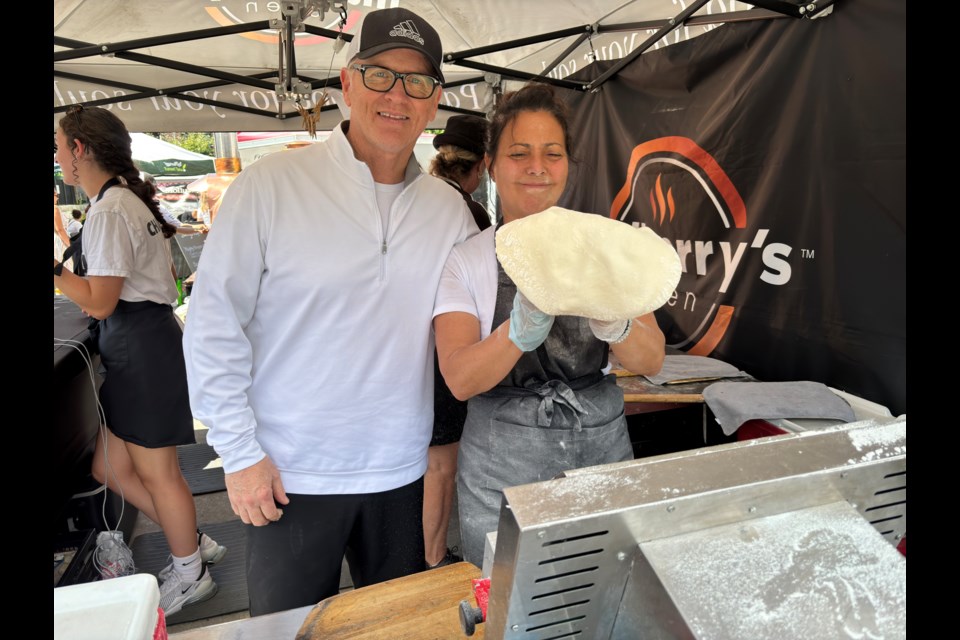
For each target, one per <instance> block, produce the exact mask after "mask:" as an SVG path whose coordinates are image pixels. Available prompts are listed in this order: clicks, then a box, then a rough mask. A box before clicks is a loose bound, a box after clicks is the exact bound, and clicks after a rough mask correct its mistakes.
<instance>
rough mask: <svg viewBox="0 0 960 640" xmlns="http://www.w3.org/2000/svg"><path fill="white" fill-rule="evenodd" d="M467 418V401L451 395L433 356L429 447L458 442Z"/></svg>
mask: <svg viewBox="0 0 960 640" xmlns="http://www.w3.org/2000/svg"><path fill="white" fill-rule="evenodd" d="M466 420H467V403H466V402H461V401H460V400H457V399H456V398H455V397H453V394H452V393H451V392H450V389H449V388H448V387H447V383H446V382H444V381H443V375H441V374H440V361H439V360H437V356H436V355H434V357H433V439H432V440H430V446H431V447H437V446H441V445H445V444H453V443H454V442H460V435H461V434H462V433H463V423H464V422H466Z"/></svg>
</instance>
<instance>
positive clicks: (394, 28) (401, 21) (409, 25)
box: [347, 7, 444, 83]
mask: <svg viewBox="0 0 960 640" xmlns="http://www.w3.org/2000/svg"><path fill="white" fill-rule="evenodd" d="M399 48H403V49H413V50H414V51H419V52H420V53H422V54H423V56H424V57H425V58H426V59H427V62H429V63H430V66H431V67H432V68H433V72H434V73H435V74H436V76H437V78H439V79H440V82H441V83H442V82H444V80H443V72H442V71H441V70H440V65H441V63H442V60H443V46H442V45H441V44H440V35H439V34H438V33H437V31H436V29H434V28H433V27H431V26H430V25H429V24H428V23H427V21H426V20H424V19H423V18H421V17H420V16H418V15H417V14H415V13H414V12H413V11H410V10H409V9H404V8H402V7H396V8H392V9H381V10H379V11H373V12H371V13H368V14H365V15H364V16H363V17H362V18H361V19H360V23H359V25H358V27H357V33H356V35H354V36H353V40H351V41H350V46H349V47H348V48H347V62H350V61H351V60H353V59H354V58H362V59H367V58H371V57H373V56H375V55H377V54H378V53H383V52H384V51H389V50H390V49H399Z"/></svg>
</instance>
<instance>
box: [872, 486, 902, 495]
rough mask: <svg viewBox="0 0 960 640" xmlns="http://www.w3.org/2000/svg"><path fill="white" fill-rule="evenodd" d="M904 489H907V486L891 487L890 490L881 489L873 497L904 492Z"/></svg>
mask: <svg viewBox="0 0 960 640" xmlns="http://www.w3.org/2000/svg"><path fill="white" fill-rule="evenodd" d="M906 488H907V485H903V486H902V487H893V488H891V489H881V490H880V491H877V492H876V493H874V494H873V495H875V496H878V495H880V494H881V493H890V492H891V491H904V490H905V489H906Z"/></svg>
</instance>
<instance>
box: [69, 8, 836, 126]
mask: <svg viewBox="0 0 960 640" xmlns="http://www.w3.org/2000/svg"><path fill="white" fill-rule="evenodd" d="M818 1H819V4H820V5H829V4H831V3H832V0H818ZM754 4H756V5H758V6H771V7H774V8H775V9H777V11H771V10H768V9H761V8H753V5H750V4H746V3H744V2H740V1H738V0H633V1H629V0H628V1H625V0H593V1H592V2H582V1H580V2H574V1H573V0H546V1H542V0H524V1H520V2H518V1H517V0H484V1H483V2H477V1H476V0H469V1H467V0H448V1H445V2H440V3H438V2H435V1H434V0H343V1H339V2H334V1H329V0H327V1H322V0H314V1H313V2H307V1H306V0H288V1H286V2H276V1H272V0H271V1H264V0H211V1H198V0H163V1H162V2H158V1H157V0H143V1H138V2H117V1H116V0H54V78H53V94H54V96H53V101H54V122H55V123H56V120H57V118H58V117H59V116H60V114H61V113H62V111H63V110H65V109H66V108H67V107H68V106H69V105H71V104H74V103H83V104H85V105H91V104H93V105H97V104H99V105H108V106H109V107H110V108H112V109H116V110H117V111H118V115H120V116H121V118H123V120H124V121H125V122H126V123H127V125H128V127H129V128H130V130H131V131H243V130H247V131H274V130H277V131H279V130H302V129H304V128H305V127H304V122H303V119H302V118H301V116H300V114H299V113H298V111H297V109H296V106H295V103H294V102H293V101H292V100H291V101H287V100H283V99H281V98H280V97H278V90H277V89H278V85H279V89H280V91H279V94H280V95H284V94H286V95H292V94H295V93H296V94H299V95H300V96H301V97H302V100H301V104H302V105H303V106H304V107H306V108H308V109H311V108H313V107H314V106H315V104H316V102H317V101H319V100H320V99H321V98H322V95H323V93H322V92H323V89H324V88H328V89H332V90H333V93H334V94H336V92H337V91H336V90H337V89H338V88H339V70H340V68H341V67H342V66H343V64H344V63H345V62H346V61H345V60H344V56H345V47H344V48H338V47H335V46H334V43H335V40H334V39H333V38H332V37H331V36H336V34H337V32H338V31H339V30H340V27H341V25H343V26H344V32H345V33H347V34H352V33H354V32H355V31H356V24H357V21H358V20H359V18H360V17H361V16H362V15H363V14H364V13H366V12H368V11H371V10H374V9H377V8H383V7H394V6H402V7H406V8H409V9H411V10H412V11H414V12H416V13H417V14H419V15H421V16H423V17H424V18H425V19H426V20H427V21H429V22H430V24H432V25H433V26H434V27H435V28H436V29H437V31H438V32H439V33H440V36H441V39H442V41H443V47H444V52H445V67H444V75H445V76H446V81H447V83H446V85H445V88H444V92H443V97H442V100H441V110H440V112H439V113H438V117H437V119H436V120H435V121H434V122H433V123H431V126H432V127H442V126H443V123H444V122H445V121H446V118H447V117H448V116H449V115H451V114H453V113H457V112H464V111H466V112H487V111H489V110H490V109H491V108H492V105H493V96H494V94H495V92H496V91H499V90H503V89H510V88H513V87H510V86H505V84H506V83H507V82H522V81H526V80H528V79H530V78H531V77H534V76H536V75H540V76H542V77H544V78H546V79H547V80H548V81H552V82H555V83H559V84H561V85H562V86H568V87H569V88H571V89H573V90H577V91H591V90H596V89H597V87H599V85H600V82H598V83H596V84H590V85H587V84H586V83H583V82H579V83H573V82H568V81H564V78H565V77H566V76H568V75H570V74H572V73H574V72H576V71H580V70H582V69H583V68H584V67H585V66H589V64H590V63H591V62H592V61H593V60H609V59H619V58H622V59H624V61H627V60H629V59H631V58H632V56H636V55H639V54H640V53H641V52H643V51H647V50H654V49H656V48H660V47H663V46H667V45H669V44H672V43H675V42H680V41H683V40H687V39H690V38H693V37H696V36H697V35H700V34H702V33H705V32H706V31H708V30H710V29H713V28H716V27H717V26H718V25H719V24H722V23H723V22H724V21H726V20H743V19H768V18H772V17H784V15H785V14H786V15H792V16H793V17H801V14H802V13H803V12H805V11H806V9H805V8H804V7H806V6H809V5H810V4H811V3H809V2H803V3H801V2H796V1H795V0H790V1H785V0H763V1H758V2H755V3H754ZM812 4H814V5H816V4H817V3H816V2H814V3H812ZM284 8H289V9H290V11H286V12H284V11H283V9H284ZM320 9H322V10H323V11H322V16H321V11H320ZM307 11H310V12H311V13H309V14H307ZM284 13H287V14H288V17H287V20H286V22H285V18H284ZM304 14H307V15H309V17H307V18H306V19H305V20H304V21H302V23H301V21H300V16H301V15H304ZM341 18H344V20H343V22H341ZM671 21H672V22H671ZM288 24H289V31H288V27H287V25H288ZM288 32H289V33H291V34H293V41H294V45H293V46H290V47H283V46H281V44H280V41H281V36H282V35H283V34H285V33H288ZM660 35H663V36H664V37H663V38H659V37H658V36H660ZM348 37H352V35H349V36H348ZM291 50H292V54H291V53H290V52H291ZM291 63H292V64H291ZM284 80H285V82H284ZM601 82H602V79H601ZM324 109H325V110H324V112H323V114H322V116H321V119H320V121H319V124H318V128H320V129H329V128H332V127H333V125H335V124H336V123H337V122H338V121H339V120H340V118H341V116H340V114H339V112H338V110H337V109H336V107H335V105H334V104H333V100H332V99H331V100H329V101H328V102H327V103H326V106H325V107H324Z"/></svg>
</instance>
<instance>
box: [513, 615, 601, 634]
mask: <svg viewBox="0 0 960 640" xmlns="http://www.w3.org/2000/svg"><path fill="white" fill-rule="evenodd" d="M586 617H587V616H574V617H572V618H567V619H566V620H556V621H554V622H548V623H547V624H541V625H539V626H537V627H528V628H527V633H530V632H532V631H539V630H540V629H547V628H549V627H555V626H557V625H560V624H569V623H571V622H577V621H578V620H583V619H584V618H586ZM567 635H570V634H567ZM560 637H561V638H562V637H563V636H560Z"/></svg>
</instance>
